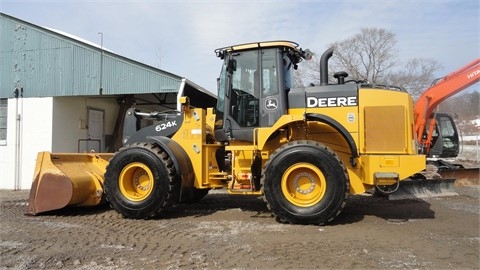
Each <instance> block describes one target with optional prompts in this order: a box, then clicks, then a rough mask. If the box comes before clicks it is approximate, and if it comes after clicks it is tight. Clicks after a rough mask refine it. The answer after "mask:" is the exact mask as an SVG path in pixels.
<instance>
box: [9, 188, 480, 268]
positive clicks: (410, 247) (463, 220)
mask: <svg viewBox="0 0 480 270" xmlns="http://www.w3.org/2000/svg"><path fill="white" fill-rule="evenodd" d="M458 192H459V195H458V196H450V197H437V198H429V199H424V200H399V201H388V200H386V199H385V198H384V197H376V196H351V197H350V198H349V200H348V203H347V206H346V207H345V209H344V211H343V212H342V214H341V215H340V216H339V217H338V218H337V219H336V221H335V223H334V224H330V225H327V226H302V225H285V224H279V223H277V222H276V221H275V219H274V218H272V217H271V213H270V212H269V211H268V210H267V208H266V206H265V204H264V203H263V201H262V200H261V198H258V197H248V196H243V195H236V196H234V195H227V194H222V193H218V192H215V193H213V194H209V195H207V196H206V197H205V198H204V199H203V200H202V201H201V202H200V203H198V204H193V205H184V206H183V205H182V206H179V207H177V208H176V209H175V210H174V211H172V212H171V213H169V214H167V215H166V216H165V217H163V218H159V219H155V220H128V219H124V218H122V217H121V216H119V215H118V214H117V213H116V212H115V211H113V210H110V209H109V208H108V207H107V206H101V207H96V208H87V209H85V208H83V209H80V208H69V209H65V210H62V211H60V212H55V213H53V214H48V215H40V216H36V217H30V216H25V215H24V212H25V209H26V204H27V198H28V191H5V190H3V191H0V269H10V268H11V269H352V268H355V269H479V268H480V262H479V260H480V258H479V253H480V226H479V217H480V212H479V211H480V210H479V194H480V187H479V186H478V185H472V186H466V187H460V188H458Z"/></svg>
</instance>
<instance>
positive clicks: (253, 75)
mask: <svg viewBox="0 0 480 270" xmlns="http://www.w3.org/2000/svg"><path fill="white" fill-rule="evenodd" d="M296 46H298V45H296V44H294V43H292V42H264V43H253V44H243V45H238V46H232V47H226V48H222V49H217V50H216V51H215V52H216V53H217V56H219V57H220V58H221V59H223V61H224V62H223V65H222V70H221V72H220V77H219V79H218V99H217V106H216V121H215V137H216V139H217V140H218V141H229V140H236V141H248V142H252V141H253V130H254V129H255V128H259V127H269V126H272V125H273V124H274V123H275V122H276V121H277V120H278V118H280V116H281V115H283V114H284V113H285V112H286V110H287V92H288V90H289V89H290V88H291V87H292V81H293V80H292V78H293V69H294V67H295V66H296V63H295V62H297V63H298V62H299V60H298V59H296V58H295V57H292V56H291V55H294V54H292V53H291V51H292V50H296Z"/></svg>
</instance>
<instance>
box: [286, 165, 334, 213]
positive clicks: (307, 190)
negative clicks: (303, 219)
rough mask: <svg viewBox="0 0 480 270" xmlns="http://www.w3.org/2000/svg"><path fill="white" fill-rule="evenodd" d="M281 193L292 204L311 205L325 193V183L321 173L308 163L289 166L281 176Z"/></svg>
mask: <svg viewBox="0 0 480 270" xmlns="http://www.w3.org/2000/svg"><path fill="white" fill-rule="evenodd" d="M281 186H282V193H283V195H284V196H285V198H286V199H287V200H288V201H289V202H290V203H292V204H294V205H296V206H300V207H309V206H313V205H315V204H316V203H318V202H319V201H321V200H322V198H323V197H324V195H325V190H326V187H327V183H326V180H325V176H324V175H323V173H322V172H321V171H320V170H319V169H318V168H317V167H315V166H313V165H311V164H309V163H297V164H294V165H292V166H290V167H289V168H288V169H287V170H286V171H285V173H284V174H283V176H282V183H281Z"/></svg>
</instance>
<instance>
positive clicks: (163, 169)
mask: <svg viewBox="0 0 480 270" xmlns="http://www.w3.org/2000/svg"><path fill="white" fill-rule="evenodd" d="M104 185H105V195H106V199H107V201H108V202H109V203H110V205H111V206H112V208H113V209H115V210H116V211H117V212H119V213H121V214H122V215H123V216H124V217H127V218H133V219H147V218H151V217H155V216H157V215H159V214H161V213H162V212H164V211H165V210H166V209H167V208H168V207H170V206H171V205H173V204H174V197H175V196H174V192H175V190H176V188H175V185H176V181H175V168H174V166H173V162H172V160H171V158H170V157H169V156H168V154H167V153H166V152H165V151H163V150H162V149H161V148H159V147H158V146H157V145H154V144H151V143H136V144H133V145H129V146H126V147H124V148H122V149H120V150H119V151H118V152H117V153H116V154H115V155H114V156H113V158H112V159H111V160H110V162H109V164H108V166H107V169H106V172H105V183H104Z"/></svg>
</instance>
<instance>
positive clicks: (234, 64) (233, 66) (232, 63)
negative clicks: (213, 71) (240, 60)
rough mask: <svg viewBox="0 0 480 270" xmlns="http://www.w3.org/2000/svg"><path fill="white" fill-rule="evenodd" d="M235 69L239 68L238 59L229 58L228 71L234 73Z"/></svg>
mask: <svg viewBox="0 0 480 270" xmlns="http://www.w3.org/2000/svg"><path fill="white" fill-rule="evenodd" d="M235 70H237V60H235V59H230V60H228V63H227V71H228V72H229V73H232V72H234V71H235Z"/></svg>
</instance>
